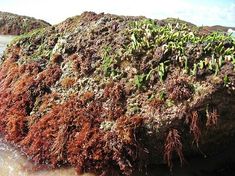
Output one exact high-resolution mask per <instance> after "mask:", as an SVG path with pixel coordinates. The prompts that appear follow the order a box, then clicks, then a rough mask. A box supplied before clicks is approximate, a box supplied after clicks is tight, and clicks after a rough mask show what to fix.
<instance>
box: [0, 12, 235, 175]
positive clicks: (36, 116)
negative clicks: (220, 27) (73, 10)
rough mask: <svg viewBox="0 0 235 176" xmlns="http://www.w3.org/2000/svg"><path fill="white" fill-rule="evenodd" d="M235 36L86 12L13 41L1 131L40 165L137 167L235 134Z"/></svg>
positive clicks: (4, 71) (0, 90) (0, 107)
mask: <svg viewBox="0 0 235 176" xmlns="http://www.w3.org/2000/svg"><path fill="white" fill-rule="evenodd" d="M234 47H235V40H234V38H232V37H230V36H227V35H226V34H224V33H217V32H216V33H214V32H209V33H208V34H204V33H201V32H200V29H199V28H197V27H196V26H194V27H191V26H190V25H187V24H186V23H168V22H164V21H159V20H151V19H146V18H144V17H124V16H115V15H109V14H95V13H91V12H86V13H83V14H82V15H81V16H77V17H73V18H69V19H67V20H66V21H64V22H63V23H61V24H59V25H56V26H51V27H48V28H46V29H39V30H36V31H33V32H31V33H29V34H27V35H24V36H22V37H19V38H17V39H15V40H14V41H13V42H12V43H11V45H10V46H9V47H8V48H7V50H6V51H5V55H4V56H3V62H2V64H1V66H0V99H1V101H0V133H1V134H2V135H3V136H4V138H5V139H6V140H7V141H9V142H11V143H13V144H15V145H17V146H19V147H20V148H22V150H23V151H24V153H25V154H27V156H28V157H29V158H30V159H31V160H32V161H33V162H35V163H37V164H47V165H49V166H51V167H60V166H63V165H69V166H73V167H75V168H76V169H77V171H78V173H81V172H88V171H91V172H95V173H96V174H98V175H115V174H117V175H135V174H137V173H143V172H144V169H145V168H146V166H147V165H148V164H151V163H168V165H169V167H170V168H172V166H173V160H174V159H175V158H177V156H178V157H179V158H180V161H181V162H184V159H185V157H186V158H187V156H190V155H193V154H195V153H199V151H200V152H201V151H203V152H204V153H207V154H210V153H213V152H217V151H219V150H217V149H220V148H221V149H223V150H224V149H225V148H226V146H225V147H224V148H222V147H221V146H223V145H222V144H224V143H227V142H228V141H230V140H231V139H233V140H234V134H235V87H234V84H235V72H234V68H235V58H234V55H235V48H234Z"/></svg>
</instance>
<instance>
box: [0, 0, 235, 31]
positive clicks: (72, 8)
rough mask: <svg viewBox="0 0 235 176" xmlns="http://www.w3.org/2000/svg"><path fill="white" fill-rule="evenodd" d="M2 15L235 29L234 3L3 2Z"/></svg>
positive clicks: (180, 0)
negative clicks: (109, 17) (113, 17)
mask: <svg viewBox="0 0 235 176" xmlns="http://www.w3.org/2000/svg"><path fill="white" fill-rule="evenodd" d="M0 11H8V12H13V13H17V14H21V15H28V16H33V17H36V18H40V19H44V20H46V21H48V22H50V23H52V24H56V23H59V22H62V21H63V20H65V19H66V18H68V17H70V16H74V15H79V14H80V13H82V12H83V11H94V12H97V13H99V12H105V13H113V14H119V15H143V16H147V17H150V18H154V19H163V18H167V17H175V18H180V19H183V20H186V21H189V22H192V23H194V24H197V25H224V26H234V27H235V0H204V1H200V0H113V1H112V0H37V1H36V0H0Z"/></svg>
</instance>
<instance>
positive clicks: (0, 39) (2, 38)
mask: <svg viewBox="0 0 235 176" xmlns="http://www.w3.org/2000/svg"><path fill="white" fill-rule="evenodd" d="M13 38H14V36H11V35H0V58H1V56H2V54H3V51H4V50H5V48H6V46H7V44H8V43H9V42H10V41H11V40H12V39H13Z"/></svg>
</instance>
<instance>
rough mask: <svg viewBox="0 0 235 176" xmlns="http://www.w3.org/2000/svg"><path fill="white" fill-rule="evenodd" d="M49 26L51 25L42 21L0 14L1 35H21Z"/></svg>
mask: <svg viewBox="0 0 235 176" xmlns="http://www.w3.org/2000/svg"><path fill="white" fill-rule="evenodd" d="M47 26H50V24H49V23H47V22H45V21H42V20H37V19H35V18H31V17H26V16H19V15H16V14H12V13H7V12H0V35H20V34H24V33H27V32H29V31H32V30H33V29H37V28H42V27H47Z"/></svg>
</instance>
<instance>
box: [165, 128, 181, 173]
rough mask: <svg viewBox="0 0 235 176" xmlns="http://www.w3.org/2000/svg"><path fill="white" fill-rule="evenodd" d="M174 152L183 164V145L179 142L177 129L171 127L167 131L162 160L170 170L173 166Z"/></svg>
mask: <svg viewBox="0 0 235 176" xmlns="http://www.w3.org/2000/svg"><path fill="white" fill-rule="evenodd" d="M174 152H176V154H177V155H178V157H179V159H180V163H181V164H183V161H184V155H183V145H182V143H181V137H180V134H179V132H178V130H177V129H171V130H170V131H169V132H168V134H167V137H166V140H165V145H164V160H165V162H167V165H168V166H169V168H170V169H171V170H172V167H173V163H172V157H173V153H174Z"/></svg>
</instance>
